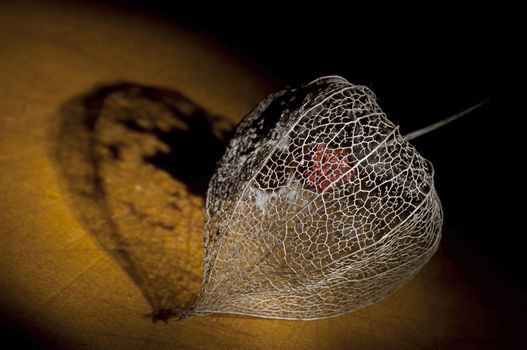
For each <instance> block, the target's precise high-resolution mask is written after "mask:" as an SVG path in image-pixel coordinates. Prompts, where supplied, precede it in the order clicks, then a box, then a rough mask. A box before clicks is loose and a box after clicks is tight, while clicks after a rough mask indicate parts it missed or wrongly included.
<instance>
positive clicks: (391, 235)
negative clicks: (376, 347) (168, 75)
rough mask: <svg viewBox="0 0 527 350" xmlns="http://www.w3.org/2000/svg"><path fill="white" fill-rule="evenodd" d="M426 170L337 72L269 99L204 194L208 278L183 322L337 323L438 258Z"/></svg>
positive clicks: (437, 214) (370, 97)
mask: <svg viewBox="0 0 527 350" xmlns="http://www.w3.org/2000/svg"><path fill="white" fill-rule="evenodd" d="M441 225H442V211H441V204H440V201H439V198H438V196H437V193H436V191H435V189H434V183H433V168H432V165H431V164H430V162H428V161H427V160H426V159H424V158H423V157H422V156H421V155H419V153H417V151H416V150H415V148H414V147H413V146H412V145H411V144H410V143H409V142H408V141H407V140H406V139H405V138H404V137H403V136H402V135H401V134H400V133H399V130H398V127H397V126H395V125H394V124H393V123H392V122H391V121H390V120H389V119H388V118H387V117H386V115H385V114H384V113H383V112H382V110H381V109H380V107H379V106H378V105H377V103H376V98H375V95H374V94H373V93H372V92H371V91H370V90H369V89H368V88H366V87H364V86H358V85H353V84H350V83H349V82H348V81H346V80H345V79H343V78H341V77H325V78H320V79H317V80H315V81H313V82H311V83H309V84H307V85H305V86H302V87H299V88H294V89H286V90H283V91H280V92H278V93H274V94H271V95H270V96H268V97H267V98H266V99H265V100H263V101H262V102H261V103H260V104H259V105H258V106H257V107H256V108H255V109H254V110H253V111H252V112H251V113H250V114H249V115H248V116H247V117H246V118H245V119H244V120H243V121H242V122H241V123H240V125H239V126H238V129H237V131H236V134H235V135H234V137H233V139H232V140H231V142H230V144H229V146H228V148H227V151H226V153H225V155H224V156H223V158H222V160H221V161H220V163H219V166H218V168H217V170H216V173H215V174H214V176H213V178H212V180H211V182H210V184H209V189H208V194H207V211H206V224H205V275H204V281H203V285H202V288H201V290H200V293H199V295H198V297H197V299H196V301H195V303H194V305H193V307H192V308H191V309H190V310H189V311H188V312H187V314H186V316H192V315H203V314H208V313H235V314H245V315H254V316H259V317H269V318H281V319H317V318H324V317H331V316H337V315H340V314H343V313H346V312H350V311H353V310H356V309H358V308H361V307H363V306H365V305H368V304H371V303H374V302H376V301H378V300H380V299H382V298H384V297H386V296H387V295H388V294H390V293H392V292H393V291H395V290H396V289H398V288H399V287H401V286H402V285H403V284H405V283H406V282H407V281H408V280H409V279H410V278H412V276H414V275H415V274H416V273H417V271H419V269H420V268H421V267H423V265H424V264H425V263H426V262H427V261H428V260H429V259H430V257H431V256H432V255H433V254H434V252H435V251H436V249H437V247H438V244H439V241H440V237H441Z"/></svg>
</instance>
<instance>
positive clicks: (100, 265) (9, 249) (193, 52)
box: [0, 1, 524, 349]
mask: <svg viewBox="0 0 527 350" xmlns="http://www.w3.org/2000/svg"><path fill="white" fill-rule="evenodd" d="M0 50H1V51H0V222H1V226H0V238H1V242H2V243H1V245H0V312H1V318H2V320H3V321H2V322H3V323H4V324H5V326H4V329H6V331H9V332H12V331H13V330H16V332H17V333H15V335H14V336H12V337H11V338H17V337H19V336H24V337H26V336H27V337H33V338H35V341H36V342H41V343H43V344H46V345H48V346H53V347H64V348H75V349H79V348H81V349H121V348H122V349H125V348H126V349H134V348H142V349H150V348H155V349H163V348H167V349H168V348H171V349H173V348H195V349H206V348H215V349H245V348H253V349H270V348H276V349H340V348H343V349H344V348H354V349H363V348H378V349H390V348H393V349H399V348H404V349H408V348H427V349H435V348H438V349H443V348H464V349H472V348H473V349H479V348H504V347H505V348H506V347H515V346H518V347H519V345H517V342H518V341H519V339H520V335H519V334H518V331H519V330H520V328H521V327H520V326H521V323H522V321H520V320H517V319H515V317H517V316H518V315H519V314H520V312H521V310H522V308H523V305H524V304H523V301H520V297H521V291H520V287H522V285H521V284H520V283H519V282H518V281H515V280H513V279H510V278H501V277H500V276H502V273H503V271H502V270H501V269H497V268H494V266H495V262H494V261H493V260H492V258H489V257H487V256H485V252H484V251H483V252H481V251H478V249H479V247H478V246H477V245H474V243H473V242H471V241H470V240H469V241H468V242H465V241H463V240H460V239H456V238H454V237H460V236H463V234H464V232H463V229H462V228H459V229H457V230H456V229H455V228H453V227H449V226H447V227H446V230H445V238H444V241H443V244H442V246H441V248H440V250H439V252H438V254H437V255H436V256H435V257H434V258H433V259H432V260H431V262H430V263H429V264H428V265H427V266H426V267H425V268H424V269H423V271H422V272H420V273H419V275H418V276H417V277H416V278H415V279H414V280H413V281H411V282H410V283H409V284H408V285H407V286H405V287H404V288H403V289H401V290H400V291H398V292H397V293H395V294H394V295H392V296H391V297H389V298H388V299H386V300H384V301H382V302H380V303H378V304H376V305H373V306H370V307H368V308H365V309H363V310H360V311H357V312H354V313H352V314H348V315H346V316H343V317H338V318H333V319H327V320H320V321H311V322H293V321H275V320H263V319H256V318H246V317H237V316H207V317H201V318H194V319H190V320H188V321H185V322H176V321H170V322H169V323H168V324H163V323H156V324H153V323H152V321H151V320H150V319H149V318H148V317H145V315H146V314H148V313H149V312H150V311H151V310H150V308H149V305H148V304H147V303H146V301H145V299H144V298H143V296H142V294H141V292H140V290H139V289H138V288H137V287H136V286H135V285H134V283H133V282H132V280H131V279H130V278H129V277H128V276H127V275H126V273H125V272H124V271H123V270H121V269H120V268H119V266H118V265H117V264H116V263H115V262H114V261H113V260H112V258H110V257H109V256H108V255H107V254H106V253H105V252H103V251H102V250H101V249H100V248H99V246H98V245H97V243H96V242H95V241H94V239H93V238H92V237H91V236H90V233H89V232H87V231H86V230H85V229H84V228H83V227H82V226H81V225H80V224H79V222H78V221H77V220H76V218H75V216H74V215H73V214H72V211H71V208H69V207H68V206H67V205H66V202H67V201H65V199H64V197H63V193H62V192H61V191H60V189H59V183H58V178H57V176H56V173H55V170H54V169H53V168H52V165H51V162H50V159H49V154H48V153H47V149H48V146H49V145H48V144H47V143H49V142H53V140H50V139H49V138H48V134H47V130H48V128H49V125H50V123H51V122H52V121H53V120H54V116H56V114H57V111H58V109H59V108H60V106H61V105H62V104H63V103H65V102H66V101H68V100H69V99H71V98H72V97H74V96H76V95H78V94H79V93H83V92H85V91H88V90H90V89H91V88H92V87H93V86H94V85H97V84H100V83H107V82H114V81H121V80H128V81H133V82H136V83H139V84H144V85H154V86H164V87H167V88H172V89H176V90H178V91H180V92H182V93H184V94H185V95H186V96H188V97H190V98H191V99H193V100H194V101H196V102H197V103H199V104H201V105H202V106H204V107H205V108H206V109H208V110H210V111H211V112H213V113H217V114H220V115H224V116H227V117H229V118H231V119H232V120H239V119H240V118H241V116H243V115H244V114H245V113H246V112H247V111H249V110H250V108H251V107H252V106H253V105H254V104H255V103H257V102H258V101H259V100H260V99H261V98H262V97H263V96H264V95H265V94H266V93H268V92H270V91H272V90H273V89H275V88H277V87H279V86H280V84H278V83H277V82H275V81H272V80H270V79H269V78H268V77H267V76H266V75H265V74H264V73H263V72H261V71H259V70H258V69H257V68H255V66H252V65H251V64H250V63H248V62H247V61H244V60H243V59H241V58H239V57H238V56H236V54H234V53H233V52H231V51H229V50H227V49H225V48H224V47H222V45H221V44H220V43H218V42H215V41H212V40H210V39H208V38H206V37H204V36H202V35H198V34H196V33H194V32H192V31H191V30H188V29H185V28H183V27H180V26H178V25H176V24H173V23H170V22H169V21H167V20H162V19H160V18H157V17H153V16H147V15H144V14H141V13H139V12H133V11H129V10H125V9H122V8H119V7H112V6H105V5H100V4H95V3H81V2H71V3H63V2H49V1H12V2H11V1H9V2H2V3H0ZM20 341H21V342H23V340H20Z"/></svg>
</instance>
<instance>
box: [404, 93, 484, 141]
mask: <svg viewBox="0 0 527 350" xmlns="http://www.w3.org/2000/svg"><path fill="white" fill-rule="evenodd" d="M489 100H490V98H488V99H486V100H484V101H481V102H480V103H477V104H475V105H473V106H472V107H469V108H467V109H465V110H463V111H461V112H459V113H456V114H454V115H453V116H450V117H448V118H445V119H442V120H440V121H438V122H436V123H434V124H430V125H428V126H425V127H424V128H422V129H419V130H415V131H412V132H410V133H408V134H406V135H404V138H405V139H406V140H407V141H410V140H413V139H415V138H418V137H419V136H421V135H424V134H428V133H429V132H431V131H434V130H435V129H439V128H440V127H442V126H445V125H446V124H448V123H450V122H453V121H454V120H456V119H458V118H461V117H462V116H464V115H466V114H469V113H470V112H472V111H473V110H475V109H478V108H479V107H481V106H482V105H483V104H485V103H486V102H488V101H489Z"/></svg>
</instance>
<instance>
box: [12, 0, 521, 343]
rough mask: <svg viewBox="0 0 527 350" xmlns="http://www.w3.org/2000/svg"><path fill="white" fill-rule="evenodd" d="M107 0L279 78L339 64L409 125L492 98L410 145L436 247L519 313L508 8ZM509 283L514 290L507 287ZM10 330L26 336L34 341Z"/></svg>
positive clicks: (327, 70) (516, 82) (510, 313)
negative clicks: (436, 211) (435, 218)
mask: <svg viewBox="0 0 527 350" xmlns="http://www.w3.org/2000/svg"><path fill="white" fill-rule="evenodd" d="M112 3H113V4H115V5H116V6H121V7H124V8H127V9H131V10H132V11H136V12H138V13H146V14H148V15H152V16H154V17H159V18H160V20H167V19H168V20H173V21H176V22H179V23H184V25H186V26H187V27H188V28H189V29H191V30H196V31H201V32H203V33H204V34H205V35H208V36H213V37H216V38H217V39H219V40H220V41H221V42H223V43H224V44H225V48H226V50H228V51H234V52H236V53H237V54H238V55H241V56H243V57H244V58H245V59H246V60H247V61H249V62H250V63H251V64H254V65H257V66H258V67H259V68H261V69H262V70H264V71H266V72H268V73H269V75H270V76H272V77H273V78H275V79H276V80H278V81H279V82H281V83H283V85H289V84H296V83H299V82H306V81H309V80H311V79H313V78H316V77H319V76H322V75H333V74H337V75H342V76H344V77H345V78H347V79H348V80H349V81H350V82H353V83H356V84H364V85H367V86H369V87H370V88H371V89H372V90H373V91H374V92H375V93H376V95H377V97H378V99H379V103H380V105H381V107H382V108H383V109H384V111H385V112H386V113H387V114H388V116H389V118H390V119H392V120H393V121H394V122H395V123H396V124H399V125H400V126H401V130H402V131H403V133H405V132H409V131H412V130H414V129H417V128H420V127H423V126H425V125H427V124H429V123H432V122H434V121H437V120H439V119H442V118H445V117H447V116H450V115H452V114H454V113H456V112H459V111H461V110H463V109H465V108H467V107H469V106H471V105H473V104H476V103H478V102H480V101H483V100H485V99H487V98H490V101H489V102H488V103H487V104H485V105H484V106H483V107H481V108H480V109H479V110H477V111H475V112H473V113H471V114H470V115H467V116H465V117H463V118H462V119H460V120H458V121H456V122H454V123H452V124H450V125H448V126H446V127H444V128H443V129H441V130H437V131H434V132H433V133H431V134H429V135H425V136H422V137H421V138H419V139H416V140H414V141H413V142H412V143H413V144H414V145H415V146H416V148H417V149H418V150H419V151H420V153H421V154H423V155H424V156H425V157H426V158H428V159H429V160H431V161H432V163H433V164H434V166H435V169H436V187H437V190H438V192H439V195H440V197H441V200H442V204H443V207H444V212H445V226H444V236H443V243H442V247H441V249H444V250H447V251H448V254H449V255H450V256H451V257H452V259H453V260H455V262H456V263H457V264H463V265H465V268H466V270H467V271H469V273H474V274H478V275H486V276H487V277H485V281H486V282H485V283H484V284H483V285H482V286H481V288H486V289H488V293H490V294H491V295H493V296H494V297H495V298H496V300H497V301H496V302H497V303H502V300H509V301H507V302H504V303H503V305H502V304H499V305H500V306H502V307H503V308H504V309H506V310H504V313H505V314H506V315H507V317H509V318H511V319H514V320H513V322H515V321H516V320H517V322H518V323H521V322H522V321H521V319H520V316H523V315H522V312H524V311H525V302H524V301H523V299H522V297H523V293H522V291H523V290H524V287H525V280H524V277H523V275H524V273H523V265H524V263H523V254H524V253H523V251H524V248H523V245H522V238H523V237H522V235H523V232H525V229H524V228H523V227H521V226H517V225H518V223H519V222H520V221H521V220H519V219H520V218H521V215H522V213H521V208H522V207H523V206H524V204H523V201H524V198H523V197H522V196H523V187H524V185H523V181H524V180H523V178H524V175H523V170H521V167H523V165H524V164H523V160H524V158H523V156H522V154H521V153H522V152H520V151H521V150H522V149H523V148H524V145H523V142H522V141H523V140H522V138H521V137H520V136H519V135H520V134H521V131H522V129H523V127H522V125H521V124H522V122H523V121H522V119H523V116H524V114H525V113H524V112H523V111H521V110H520V109H515V108H514V107H512V106H513V105H514V101H515V98H514V97H513V96H515V91H521V85H520V83H521V78H520V71H519V69H518V66H517V65H516V63H517V62H519V58H518V57H517V55H516V52H517V50H515V48H516V47H521V46H522V45H523V44H524V43H522V42H521V40H519V39H518V38H517V36H518V34H519V33H518V31H517V30H518V29H517V28H516V23H517V22H516V20H515V18H514V16H513V13H514V11H513V10H510V11H507V9H503V8H502V9H496V8H490V7H489V8H481V7H482V6H483V5H482V4H481V3H480V4H478V8H477V9H476V8H469V9H462V8H461V7H459V6H452V7H439V6H438V7H428V8H423V7H421V5H416V6H411V7H408V8H400V7H399V8H386V7H384V6H381V5H373V6H370V7H367V8H365V7H364V6H358V5H357V4H355V3H350V4H346V5H345V6H344V5H343V6H335V5H332V4H329V3H326V2H317V3H313V4H311V5H309V4H307V2H305V3H303V4H299V5H296V6H292V5H290V6H285V5H284V4H285V2H283V3H278V4H272V3H265V2H245V3H241V4H239V5H234V4H233V5H231V6H228V5H226V4H225V3H223V2H221V3H217V4H216V5H211V4H203V3H180V2H176V1H173V2H162V1H146V0H136V1H112ZM138 54H140V53H138ZM518 89H520V90H518ZM504 284H507V285H509V286H510V285H512V286H513V287H514V288H513V290H515V291H516V293H517V294H513V295H505V294H504V293H505V292H503V290H502V288H501V286H502V285H504ZM508 291H509V292H510V289H508ZM512 305H514V307H513V306H512ZM3 328H5V327H3ZM6 331H8V332H11V330H7V329H6ZM12 335H13V337H12V338H13V339H16V340H17V341H18V342H19V344H21V345H25V346H28V345H31V346H36V344H35V345H33V342H32V341H31V339H25V338H24V337H21V336H20V334H18V333H14V334H12ZM24 339H25V340H24ZM22 343H23V344H22Z"/></svg>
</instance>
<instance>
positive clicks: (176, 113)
mask: <svg viewBox="0 0 527 350" xmlns="http://www.w3.org/2000/svg"><path fill="white" fill-rule="evenodd" d="M57 118H58V122H57V123H56V125H55V126H54V128H53V130H52V131H51V132H50V138H51V141H52V142H50V144H51V145H53V146H52V148H51V149H50V153H51V156H52V160H53V162H54V164H55V166H56V168H57V170H58V174H59V178H60V183H61V186H62V187H63V192H64V194H65V196H64V197H65V198H67V200H68V201H69V204H70V206H71V207H72V209H73V210H74V212H75V213H76V214H77V216H78V217H79V219H80V221H81V222H82V223H83V225H84V227H85V228H86V230H87V232H89V233H90V234H91V235H93V237H95V238H96V240H97V241H98V243H99V244H100V245H101V246H102V247H103V248H104V249H105V250H106V251H107V252H109V253H110V254H111V255H112V256H113V257H114V258H115V259H116V260H117V262H118V263H119V264H120V265H121V267H122V268H123V269H124V270H125V271H126V272H127V273H128V274H129V275H130V277H131V278H132V279H133V280H134V281H135V283H136V284H137V285H138V286H139V288H140V289H141V290H142V292H143V294H144V295H145V297H146V298H147V299H148V301H149V303H150V304H151V306H152V309H153V313H152V317H153V319H154V320H166V319H168V318H170V317H173V316H175V317H178V316H179V315H180V314H181V312H182V311H183V310H185V309H186V308H187V307H188V306H189V305H190V304H191V303H192V301H193V299H194V298H195V295H196V293H197V290H198V289H199V286H200V284H201V276H202V262H203V238H202V237H203V207H204V197H205V193H206V189H207V184H208V181H209V179H210V177H211V176H212V173H213V171H214V168H215V164H216V162H217V160H218V159H219V158H220V157H221V155H222V153H223V150H224V148H225V142H226V140H227V139H228V138H229V136H230V133H231V131H232V125H231V124H230V123H228V122H226V120H225V119H223V118H221V117H218V116H215V115H212V114H211V113H209V112H207V111H205V110H204V109H203V108H201V107H199V106H198V105H196V104H195V103H194V102H192V101H191V100H189V99H188V98H186V97H184V96H183V95H181V94H180V93H178V92H175V91H172V90H167V89H162V88H156V87H146V86H140V85H136V84H132V83H117V84H111V85H104V86H100V87H98V88H96V89H94V90H93V91H90V92H88V93H86V94H82V95H79V96H77V97H74V98H73V99H71V100H70V101H68V102H66V103H65V104H64V105H63V106H62V108H61V109H60V111H59V113H58V117H57Z"/></svg>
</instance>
